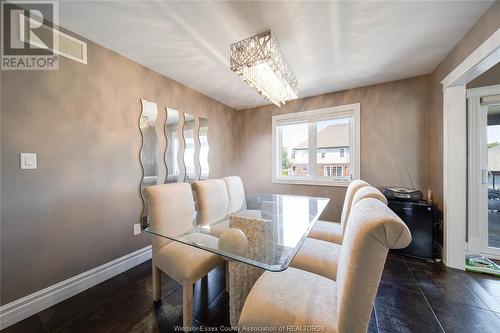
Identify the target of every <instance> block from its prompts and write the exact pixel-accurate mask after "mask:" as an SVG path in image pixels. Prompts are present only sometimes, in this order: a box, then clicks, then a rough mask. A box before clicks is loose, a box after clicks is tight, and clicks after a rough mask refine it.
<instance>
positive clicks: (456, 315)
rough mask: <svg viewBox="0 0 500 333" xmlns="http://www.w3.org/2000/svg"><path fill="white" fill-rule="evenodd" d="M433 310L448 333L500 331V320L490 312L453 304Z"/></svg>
mask: <svg viewBox="0 0 500 333" xmlns="http://www.w3.org/2000/svg"><path fill="white" fill-rule="evenodd" d="M433 309H434V312H435V313H436V315H437V317H438V319H439V321H440V322H441V325H443V328H444V330H445V331H446V332H481V333H498V332H499V331H500V319H499V318H498V317H497V316H495V314H494V313H493V312H492V311H489V310H484V309H480V308H476V307H473V306H468V305H464V304H460V303H452V302H449V303H448V304H446V307H437V308H434V307H433Z"/></svg>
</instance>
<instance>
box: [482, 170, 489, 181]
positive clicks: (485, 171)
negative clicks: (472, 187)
mask: <svg viewBox="0 0 500 333" xmlns="http://www.w3.org/2000/svg"><path fill="white" fill-rule="evenodd" d="M489 174H490V172H489V171H488V169H483V170H481V184H488V176H489Z"/></svg>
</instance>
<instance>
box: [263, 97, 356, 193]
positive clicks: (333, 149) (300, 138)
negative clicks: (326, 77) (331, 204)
mask: <svg viewBox="0 0 500 333" xmlns="http://www.w3.org/2000/svg"><path fill="white" fill-rule="evenodd" d="M359 108H360V106H359V104H352V105H346V106H338V107H331V108H326V109H320V110H312V111H305V112H297V113H290V114H284V115H278V116H273V133H274V136H273V151H274V154H275V155H274V156H273V165H274V167H273V168H274V171H273V182H282V183H292V184H293V183H300V184H311V185H315V184H318V185H323V184H324V185H334V186H337V185H342V186H345V184H348V183H349V181H350V180H351V179H355V178H356V177H357V176H359V175H357V173H359V161H357V159H358V158H359Z"/></svg>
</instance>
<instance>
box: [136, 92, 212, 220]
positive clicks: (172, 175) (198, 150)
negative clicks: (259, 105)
mask: <svg viewBox="0 0 500 333" xmlns="http://www.w3.org/2000/svg"><path fill="white" fill-rule="evenodd" d="M141 105H142V111H141V116H140V120H139V128H140V131H141V136H142V146H141V151H140V163H141V167H142V174H143V175H142V180H141V184H140V195H141V200H142V212H141V219H142V224H143V226H146V225H147V224H148V220H147V215H148V209H147V202H146V200H145V196H144V188H145V187H147V186H151V185H156V184H158V183H161V181H160V179H159V167H158V162H157V153H158V146H159V142H158V136H157V134H156V121H157V118H158V108H157V105H156V103H153V102H149V101H147V100H145V99H141ZM165 111H166V117H165V123H164V126H163V132H164V135H165V141H166V144H165V151H164V153H163V163H164V165H165V170H166V172H165V179H164V181H163V182H164V183H177V182H184V181H186V182H193V181H196V180H199V179H208V175H209V172H210V169H209V162H208V153H209V145H208V120H207V119H206V118H198V117H195V116H193V115H191V114H189V113H183V112H179V111H177V110H175V109H171V108H165Z"/></svg>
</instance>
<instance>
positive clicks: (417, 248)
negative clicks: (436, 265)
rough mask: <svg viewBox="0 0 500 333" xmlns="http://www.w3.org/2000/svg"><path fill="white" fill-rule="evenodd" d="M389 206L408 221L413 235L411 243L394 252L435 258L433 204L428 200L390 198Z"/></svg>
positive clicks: (407, 223)
mask: <svg viewBox="0 0 500 333" xmlns="http://www.w3.org/2000/svg"><path fill="white" fill-rule="evenodd" d="M388 206H389V208H390V209H392V210H393V211H394V213H396V214H397V215H398V216H399V217H400V218H401V219H402V220H403V221H404V222H405V223H406V225H407V226H408V228H409V229H410V232H411V237H412V241H411V243H410V245H408V246H407V247H406V248H404V249H400V250H395V251H394V252H396V253H399V254H403V255H408V256H412V257H419V258H425V259H430V260H432V259H434V256H433V231H434V222H433V214H432V204H431V203H429V202H427V201H399V200H389V204H388Z"/></svg>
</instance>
